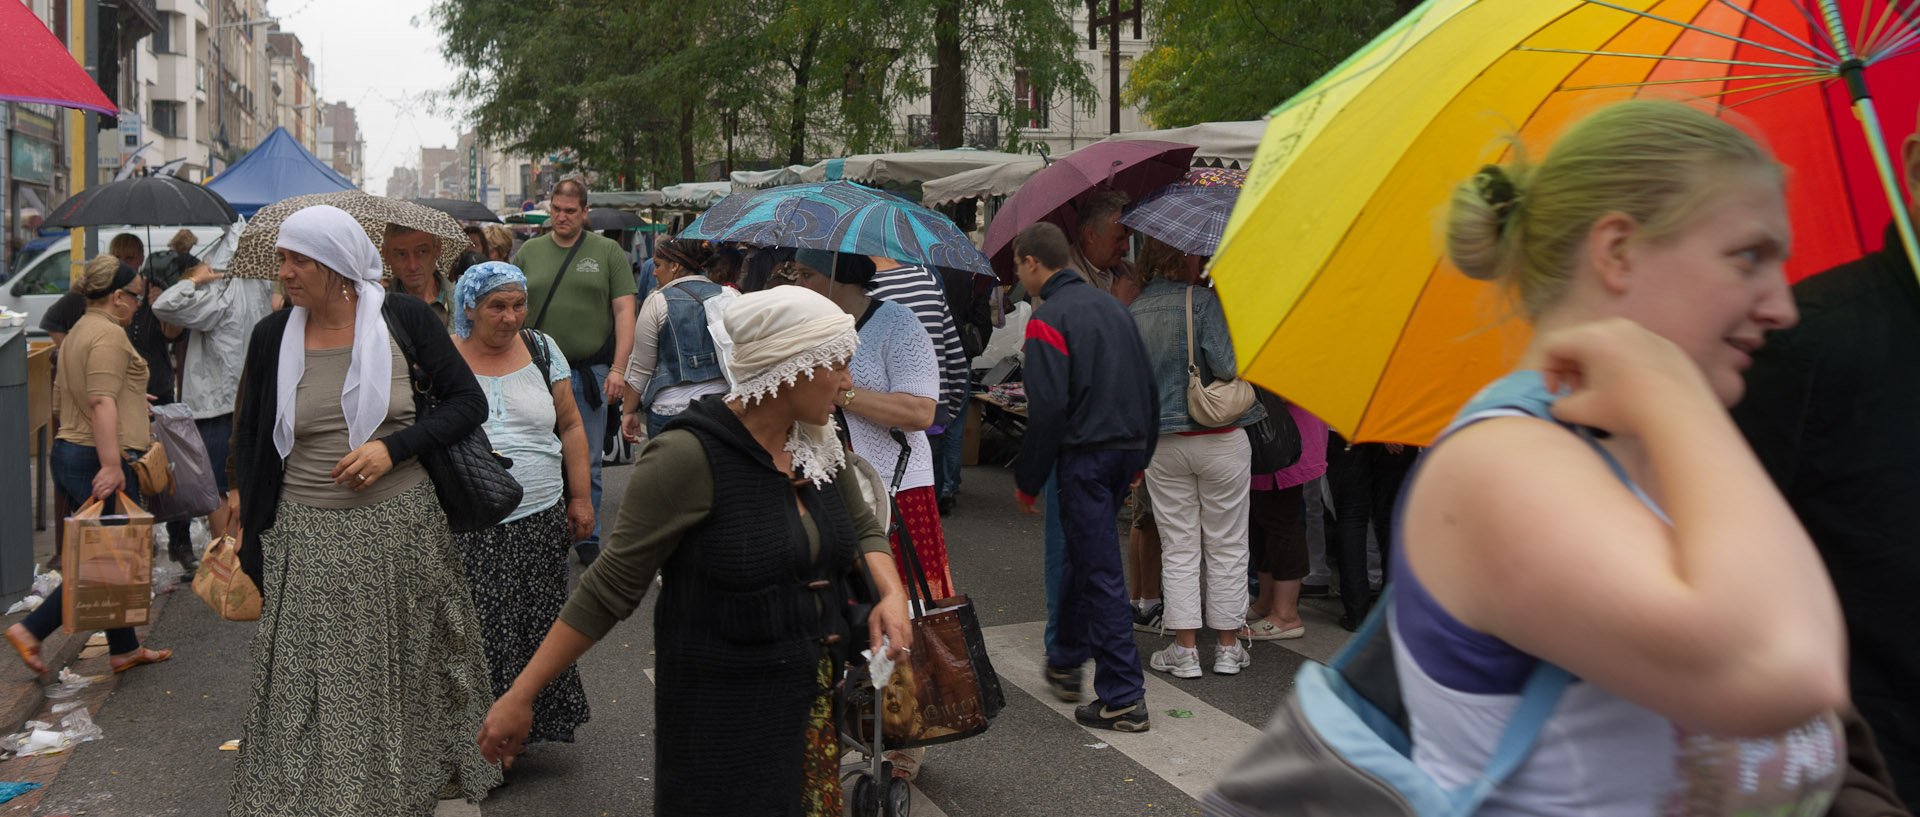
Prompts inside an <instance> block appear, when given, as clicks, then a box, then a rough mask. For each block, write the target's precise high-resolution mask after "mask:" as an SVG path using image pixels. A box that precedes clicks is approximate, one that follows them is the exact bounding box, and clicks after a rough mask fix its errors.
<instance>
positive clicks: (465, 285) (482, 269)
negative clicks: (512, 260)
mask: <svg viewBox="0 0 1920 817" xmlns="http://www.w3.org/2000/svg"><path fill="white" fill-rule="evenodd" d="M513 284H519V285H520V288H521V289H526V288H527V276H526V273H523V272H521V271H520V268H519V267H516V266H514V265H512V264H509V263H507V262H505V261H488V262H486V263H484V264H475V265H473V266H471V267H468V268H467V271H466V272H464V273H461V274H460V282H459V283H457V284H454V286H453V333H454V334H456V335H459V336H460V337H463V338H464V337H470V336H472V335H473V319H472V318H469V317H467V310H469V309H473V308H475V307H477V306H479V305H480V302H481V301H482V300H484V299H485V298H486V297H487V295H489V294H491V293H492V292H493V291H494V290H496V289H499V288H501V287H504V286H511V285H513Z"/></svg>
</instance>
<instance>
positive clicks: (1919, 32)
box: [1867, 0, 1920, 64]
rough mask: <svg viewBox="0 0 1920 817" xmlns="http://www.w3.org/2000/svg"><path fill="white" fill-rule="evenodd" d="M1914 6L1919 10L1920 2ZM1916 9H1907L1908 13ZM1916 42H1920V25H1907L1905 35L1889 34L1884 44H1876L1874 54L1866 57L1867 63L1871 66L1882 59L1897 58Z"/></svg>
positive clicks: (1917, 1)
mask: <svg viewBox="0 0 1920 817" xmlns="http://www.w3.org/2000/svg"><path fill="white" fill-rule="evenodd" d="M1915 6H1916V9H1920V0H1916V2H1915ZM1916 9H1909V11H1912V10H1916ZM1916 41H1920V25H1912V24H1907V30H1906V32H1905V33H1902V34H1890V35H1888V36H1887V38H1886V41H1885V42H1882V43H1878V44H1876V48H1875V49H1874V52H1873V53H1871V55H1870V56H1868V57H1867V63H1868V64H1872V63H1875V62H1879V61H1880V60H1883V59H1888V58H1891V57H1894V56H1897V55H1898V54H1900V53H1901V52H1903V51H1905V50H1906V49H1907V48H1908V47H1909V46H1912V45H1913V44H1914V43H1915V42H1916Z"/></svg>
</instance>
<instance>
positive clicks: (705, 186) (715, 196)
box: [660, 182, 733, 210]
mask: <svg viewBox="0 0 1920 817" xmlns="http://www.w3.org/2000/svg"><path fill="white" fill-rule="evenodd" d="M732 193H733V182H687V183H685V184H675V185H669V186H667V187H663V188H661V189H660V195H661V196H663V197H665V198H666V206H668V207H685V208H688V209H692V210H705V209H707V208H708V207H712V206H714V205H716V204H719V203H720V200H721V199H724V198H726V197H727V196H728V195H730V194H732Z"/></svg>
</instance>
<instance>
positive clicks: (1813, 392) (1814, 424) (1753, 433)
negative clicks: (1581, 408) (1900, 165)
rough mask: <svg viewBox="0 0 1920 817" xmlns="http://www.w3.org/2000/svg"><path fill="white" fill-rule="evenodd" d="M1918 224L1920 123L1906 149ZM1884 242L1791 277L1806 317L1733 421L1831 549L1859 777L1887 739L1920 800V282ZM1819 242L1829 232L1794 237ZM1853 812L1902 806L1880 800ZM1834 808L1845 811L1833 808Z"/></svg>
mask: <svg viewBox="0 0 1920 817" xmlns="http://www.w3.org/2000/svg"><path fill="white" fill-rule="evenodd" d="M1903 158H1904V160H1905V173H1906V181H1907V189H1908V190H1909V191H1912V193H1911V194H1912V195H1913V196H1914V197H1915V198H1914V200H1913V201H1911V202H1909V204H1908V206H1907V209H1908V212H1909V213H1911V214H1912V217H1913V218H1915V219H1917V220H1920V126H1916V129H1915V133H1914V134H1913V135H1911V136H1908V137H1907V138H1906V141H1905V143H1904V145H1903ZM1885 236H1886V238H1885V245H1884V246H1883V247H1882V249H1880V250H1879V251H1878V252H1874V253H1871V254H1869V255H1867V256H1866V257H1864V258H1861V259H1859V260H1856V261H1852V262H1849V263H1847V264H1843V265H1841V266H1839V267H1836V268H1834V269H1831V270H1828V271H1826V272H1822V273H1820V274H1818V275H1815V276H1813V277H1811V278H1808V279H1806V280H1804V281H1801V282H1800V283H1798V284H1796V285H1794V288H1793V296H1794V301H1795V302H1796V305H1797V306H1798V307H1799V311H1800V323H1799V324H1798V325H1797V326H1794V327H1793V328H1792V329H1788V330H1785V331H1780V332H1775V333H1773V334H1772V335H1770V336H1769V337H1768V338H1767V343H1766V345H1765V347H1763V348H1761V349H1760V350H1759V351H1757V352H1755V353H1754V355H1753V368H1752V369H1751V370H1750V371H1749V372H1748V373H1747V393H1746V396H1745V397H1744V398H1743V399H1742V400H1741V401H1740V403H1739V405H1738V406H1736V407H1735V408H1734V418H1735V419H1736V420H1737V421H1739V423H1740V426H1741V429H1742V430H1743V431H1744V432H1745V433H1746V435H1747V441H1748V442H1749V443H1751V444H1752V445H1753V448H1754V452H1755V453H1756V454H1758V455H1759V456H1760V461H1761V462H1762V463H1764V464H1765V465H1766V466H1767V471H1768V472H1769V473H1770V474H1771V475H1772V476H1773V480H1774V483H1775V484H1776V485H1778V486H1779V488H1780V492H1781V493H1782V494H1784V495H1785V496H1786V498H1787V501H1788V502H1789V503H1790V504H1792V505H1793V510H1794V512H1795V513H1796V514H1798V515H1799V517H1800V522H1801V524H1803V525H1805V526H1806V528H1807V533H1808V534H1809V535H1810V536H1811V537H1812V538H1813V543H1814V545H1815V546H1816V547H1818V548H1819V549H1820V555H1821V557H1822V558H1824V559H1825V561H1826V565H1827V571H1828V573H1829V574H1830V575H1831V576H1832V578H1833V584H1834V589H1835V590H1837V591H1838V592H1839V597H1840V607H1841V611H1842V613H1844V614H1845V616H1846V623H1847V638H1848V641H1849V649H1848V654H1849V656H1850V662H1851V667H1850V669H1849V673H1848V674H1849V676H1850V678H1851V681H1852V686H1853V704H1854V706H1855V707H1856V708H1857V709H1858V710H1859V713H1860V715H1861V716H1862V717H1863V718H1864V719H1865V721H1866V723H1867V725H1869V726H1871V727H1872V730H1873V732H1875V733H1876V734H1875V740H1874V741H1858V740H1855V739H1853V738H1854V736H1853V735H1852V734H1849V736H1848V737H1849V740H1848V741H1847V743H1848V750H1849V753H1850V754H1851V755H1852V758H1851V759H1852V761H1853V763H1852V766H1853V768H1854V771H1855V773H1854V774H1850V775H1849V776H1848V780H1847V786H1846V788H1845V789H1843V790H1842V792H1841V795H1840V798H1839V800H1838V801H1837V802H1841V803H1844V802H1847V801H1848V800H1849V798H1857V797H1864V796H1867V794H1866V790H1865V789H1863V788H1861V787H1860V786H1857V785H1856V783H1857V778H1858V776H1859V772H1860V770H1862V769H1872V768H1874V767H1875V766H1876V765H1877V764H1876V763H1875V762H1874V760H1873V759H1872V758H1871V757H1863V755H1862V752H1863V751H1869V752H1870V750H1871V749H1872V748H1873V744H1874V743H1877V744H1878V746H1879V749H1880V751H1881V752H1882V753H1884V754H1885V757H1886V763H1885V771H1886V772H1887V773H1889V774H1890V776H1891V777H1892V780H1893V783H1894V785H1895V786H1896V787H1897V789H1898V791H1899V795H1900V797H1901V798H1903V799H1905V800H1906V801H1907V802H1909V803H1912V802H1920V641H1916V640H1915V639H1914V637H1913V623H1914V622H1915V621H1920V593H1916V592H1914V590H1915V587H1916V586H1920V540H1916V536H1920V533H1916V532H1920V503H1917V502H1915V501H1914V497H1915V496H1916V494H1920V377H1916V376H1915V372H1914V367H1913V356H1914V354H1915V353H1916V352H1920V282H1916V280H1915V278H1914V268H1913V264H1912V262H1911V261H1910V260H1909V259H1908V256H1907V254H1906V252H1905V250H1904V249H1903V245H1902V243H1901V239H1900V234H1899V232H1898V231H1897V230H1896V229H1894V228H1893V227H1891V226H1889V227H1888V228H1887V231H1886V233H1885ZM1795 238H1796V239H1799V240H1806V241H1817V240H1819V237H1818V236H1796V237H1795ZM1870 809H1871V810H1850V811H1849V812H1848V813H1861V814H1865V813H1873V814H1881V813H1896V811H1897V810H1887V809H1885V808H1884V807H1883V805H1882V804H1875V805H1872V806H1870ZM1836 811H1837V809H1836Z"/></svg>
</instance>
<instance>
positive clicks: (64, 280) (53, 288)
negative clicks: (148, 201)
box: [0, 221, 246, 337]
mask: <svg viewBox="0 0 1920 817" xmlns="http://www.w3.org/2000/svg"><path fill="white" fill-rule="evenodd" d="M245 225H246V222H244V221H241V222H236V223H235V224H234V225H233V226H232V227H231V228H225V227H215V226H211V225H197V226H192V227H188V228H186V229H189V230H192V231H193V234H194V235H195V236H198V237H199V239H200V241H199V243H197V244H195V245H194V247H193V249H194V255H196V256H199V257H200V259H201V260H203V261H206V262H207V263H209V264H213V265H214V266H215V267H216V268H218V267H224V266H225V264H226V262H227V259H229V258H232V257H233V246H234V244H235V243H236V242H237V241H238V239H239V236H240V231H241V230H242V229H243V228H244V227H245ZM180 229H181V228H180V227H178V226H173V227H146V226H128V225H118V226H109V227H101V228H99V238H98V246H97V247H96V248H95V249H94V254H95V255H98V254H99V253H104V252H106V251H107V245H108V244H109V243H111V242H112V241H113V237H114V236H117V235H119V234H121V233H133V234H134V235H137V236H139V237H140V242H141V243H142V244H145V245H147V253H148V254H149V255H151V254H153V253H154V252H156V251H158V250H163V249H166V247H167V241H168V240H170V239H172V238H173V234H174V233H176V232H179V231H180ZM229 229H231V231H232V233H231V235H230V236H229V235H228V230H229ZM148 236H152V239H153V240H152V241H148ZM223 237H225V238H226V240H225V241H222V240H221V239H222V238H223ZM72 246H73V244H72V242H69V241H57V242H54V244H53V246H50V247H47V248H46V249H43V250H41V251H40V252H39V254H37V255H35V256H33V257H31V258H28V259H27V260H26V261H25V262H23V263H22V264H21V265H20V268H19V269H18V270H16V271H15V272H14V274H13V276H12V277H10V278H8V279H7V280H6V282H5V283H4V284H0V308H5V309H9V310H12V311H14V312H25V313H27V325H26V330H27V336H28V337H45V336H46V334H47V333H46V330H43V329H41V328H40V318H41V316H42V315H44V314H46V311H47V309H48V307H51V306H53V303H54V302H55V301H58V300H60V296H62V295H65V294H67V284H68V282H69V281H70V280H71V279H72V275H73V270H72V261H73V256H72V254H71V248H72ZM89 257H91V256H89Z"/></svg>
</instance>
